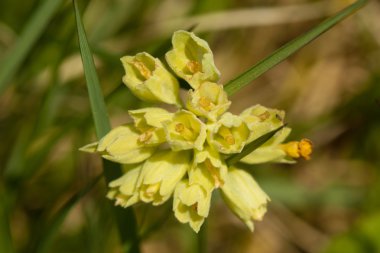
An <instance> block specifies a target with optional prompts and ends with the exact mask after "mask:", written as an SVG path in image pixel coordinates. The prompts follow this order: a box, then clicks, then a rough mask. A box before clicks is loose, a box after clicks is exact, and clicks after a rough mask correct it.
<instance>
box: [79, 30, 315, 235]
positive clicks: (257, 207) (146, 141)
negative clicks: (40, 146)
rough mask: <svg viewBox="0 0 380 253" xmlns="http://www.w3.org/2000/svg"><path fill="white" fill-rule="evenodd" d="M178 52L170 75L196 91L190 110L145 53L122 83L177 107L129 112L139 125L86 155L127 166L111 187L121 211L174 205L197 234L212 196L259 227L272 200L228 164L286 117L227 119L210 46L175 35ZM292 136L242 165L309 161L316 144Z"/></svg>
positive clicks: (280, 135)
mask: <svg viewBox="0 0 380 253" xmlns="http://www.w3.org/2000/svg"><path fill="white" fill-rule="evenodd" d="M172 44H173V49H172V50H171V51H169V52H167V53H166V61H167V63H168V65H169V66H170V68H171V70H172V72H174V73H175V74H176V75H177V76H178V77H180V78H182V79H184V80H185V81H186V82H188V84H189V85H190V86H191V87H192V89H191V90H189V91H188V94H187V99H186V101H185V103H183V104H184V106H183V105H182V102H181V100H180V97H179V83H178V80H177V79H176V78H175V77H174V76H173V75H172V74H171V72H169V71H168V70H167V69H165V67H164V65H163V64H162V62H161V61H160V60H159V59H157V58H154V57H153V56H151V55H149V54H148V53H139V54H137V55H135V56H125V57H123V58H121V61H122V63H123V66H124V69H125V72H126V74H125V76H124V77H123V82H124V83H125V84H126V86H128V88H129V89H130V90H131V92H132V93H133V94H134V95H135V96H137V97H138V98H140V99H142V100H144V101H149V102H159V103H167V104H171V105H175V108H176V111H175V112H170V111H167V110H165V109H163V108H159V107H148V108H142V109H138V110H130V111H129V115H130V116H131V118H132V119H133V123H130V124H126V125H122V126H119V127H117V128H115V129H113V130H111V131H110V132H109V133H108V134H107V135H106V136H105V137H104V138H102V139H101V140H100V141H99V142H95V143H92V144H89V145H87V146H85V147H83V148H82V149H81V150H83V151H87V152H96V153H99V154H101V156H102V157H103V158H105V159H108V160H111V161H114V162H117V163H121V164H124V165H125V166H124V167H125V174H124V175H123V176H122V177H120V178H118V179H116V180H115V181H112V182H111V183H110V184H109V188H110V190H109V192H108V195H107V197H108V198H109V199H111V200H114V201H115V204H116V205H120V206H122V207H128V206H131V205H133V204H135V203H137V202H145V203H151V204H152V205H161V204H162V203H164V202H165V201H167V200H168V199H169V198H171V197H173V211H174V215H175V217H176V218H177V219H178V220H179V221H180V222H182V223H189V225H190V226H191V228H192V229H193V230H194V231H196V232H198V231H199V229H200V227H201V225H202V223H203V222H204V220H205V218H206V217H207V216H208V213H209V209H210V201H211V197H212V193H213V191H214V190H216V189H218V190H220V191H221V193H222V196H223V199H224V200H225V202H226V204H227V205H228V206H229V207H230V209H231V210H232V212H233V213H235V214H236V215H237V216H238V217H239V218H240V219H241V220H242V221H243V222H244V223H245V224H246V225H247V226H248V227H249V229H250V230H253V220H261V219H262V217H263V215H264V214H265V212H266V206H267V203H268V201H269V197H268V196H267V195H266V194H265V193H264V192H263V190H262V189H261V188H260V187H259V185H258V184H257V183H256V182H255V180H254V179H253V177H252V176H251V175H250V174H249V173H248V172H246V171H244V170H242V169H239V168H238V166H236V165H234V166H228V164H226V159H227V158H229V157H231V156H232V155H234V154H237V153H240V152H241V151H242V150H243V149H244V147H245V146H246V145H247V144H249V143H250V142H252V141H254V140H255V139H257V138H259V137H261V136H263V135H264V134H266V133H268V132H270V131H273V130H274V129H276V128H278V127H280V126H282V125H283V119H284V116H285V115H284V112H283V111H279V110H276V109H269V108H266V107H264V106H261V105H255V106H252V107H250V108H248V109H246V110H245V111H243V112H242V113H241V114H240V115H234V114H232V113H230V112H227V110H228V108H229V106H230V105H231V102H230V101H229V100H228V96H227V94H226V92H225V91H224V90H223V85H221V84H218V83H217V82H218V80H219V77H220V73H219V71H218V69H217V68H216V66H215V64H214V60H213V54H212V51H211V49H210V47H209V45H208V44H207V42H206V41H204V40H202V39H200V38H198V37H197V36H195V35H194V34H193V33H191V32H187V31H177V32H175V33H174V35H173V38H172ZM289 133H290V129H289V128H287V127H284V128H283V129H282V130H280V131H279V132H277V133H276V134H275V135H274V136H273V137H272V138H271V139H270V140H269V141H267V142H266V143H265V144H264V145H262V146H261V147H259V148H257V149H256V150H254V151H253V152H252V153H250V154H248V155H247V156H245V157H244V158H243V159H242V160H241V161H240V162H241V163H247V164H258V163H265V162H285V163H291V162H294V161H295V160H294V159H295V158H299V157H303V158H305V159H309V156H310V154H311V143H310V141H308V140H306V139H304V140H301V141H299V142H295V141H294V142H290V143H285V144H283V141H284V140H285V138H286V137H287V136H288V135H289Z"/></svg>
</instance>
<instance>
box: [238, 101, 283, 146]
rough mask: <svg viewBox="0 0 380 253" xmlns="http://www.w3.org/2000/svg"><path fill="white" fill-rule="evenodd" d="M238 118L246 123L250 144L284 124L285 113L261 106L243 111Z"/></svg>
mask: <svg viewBox="0 0 380 253" xmlns="http://www.w3.org/2000/svg"><path fill="white" fill-rule="evenodd" d="M240 117H241V118H242V119H243V120H244V122H245V123H247V126H248V128H249V130H250V131H251V133H252V134H251V136H250V138H249V141H248V142H251V141H253V140H255V139H257V138H259V137H260V136H262V135H264V134H266V133H268V132H270V131H272V130H275V129H276V128H278V127H280V126H282V125H283V124H284V122H283V120H284V118H285V112H284V111H280V110H276V109H271V108H266V107H264V106H262V105H254V106H252V107H249V108H247V109H245V110H244V111H243V112H242V113H241V114H240Z"/></svg>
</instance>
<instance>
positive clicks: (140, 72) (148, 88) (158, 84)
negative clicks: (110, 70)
mask: <svg viewBox="0 0 380 253" xmlns="http://www.w3.org/2000/svg"><path fill="white" fill-rule="evenodd" d="M120 60H121V62H122V63H123V66H124V70H125V75H124V77H123V82H124V83H125V85H127V86H128V88H129V89H130V90H131V92H132V93H133V94H134V95H136V96H137V97H138V98H140V99H142V100H145V101H148V102H163V103H167V104H177V105H180V104H181V103H180V100H179V93H178V92H179V85H178V81H177V79H176V78H175V77H174V76H172V75H171V74H170V73H169V71H167V70H166V69H165V67H164V66H163V65H162V63H161V62H160V60H159V59H157V58H154V57H153V56H151V55H150V54H148V53H138V54H136V55H135V56H124V57H122V58H121V59H120Z"/></svg>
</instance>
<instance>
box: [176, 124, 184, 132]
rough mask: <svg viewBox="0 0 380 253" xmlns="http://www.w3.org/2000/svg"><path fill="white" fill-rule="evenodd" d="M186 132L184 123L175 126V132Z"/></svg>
mask: <svg viewBox="0 0 380 253" xmlns="http://www.w3.org/2000/svg"><path fill="white" fill-rule="evenodd" d="M184 130H185V125H184V124H182V123H177V124H176V125H175V131H176V132H178V133H182V132H183V131H184Z"/></svg>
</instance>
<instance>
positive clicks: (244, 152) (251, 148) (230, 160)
mask: <svg viewBox="0 0 380 253" xmlns="http://www.w3.org/2000/svg"><path fill="white" fill-rule="evenodd" d="M284 126H285V125H282V126H280V127H279V128H276V129H275V130H273V131H270V132H269V133H266V134H264V135H263V136H260V137H259V138H257V139H256V140H254V141H252V142H251V143H249V144H248V145H246V146H245V147H244V149H243V150H242V151H241V152H240V153H238V154H235V155H232V156H230V157H228V158H227V160H226V163H227V165H228V166H232V165H234V164H235V163H237V162H239V161H240V160H241V159H243V158H244V157H245V156H247V155H248V154H250V153H252V152H253V151H254V150H255V149H257V148H259V147H260V146H261V145H263V144H264V143H265V142H267V141H268V140H269V139H270V138H272V137H273V135H275V134H276V133H277V132H278V131H280V130H281V129H282V128H284Z"/></svg>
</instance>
